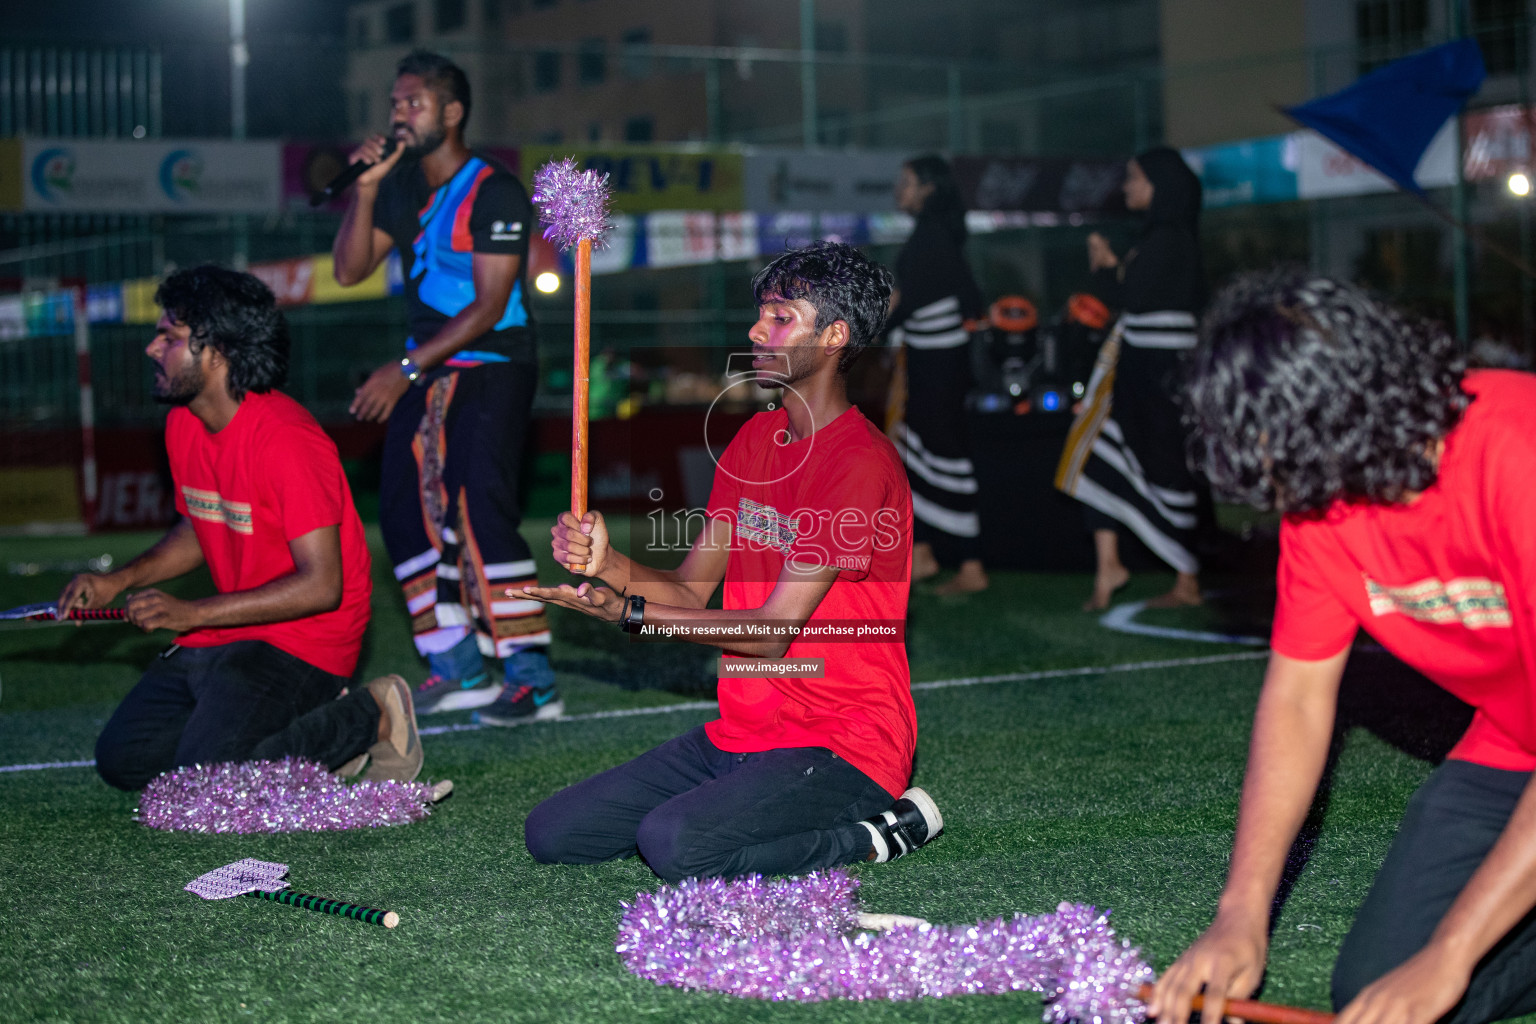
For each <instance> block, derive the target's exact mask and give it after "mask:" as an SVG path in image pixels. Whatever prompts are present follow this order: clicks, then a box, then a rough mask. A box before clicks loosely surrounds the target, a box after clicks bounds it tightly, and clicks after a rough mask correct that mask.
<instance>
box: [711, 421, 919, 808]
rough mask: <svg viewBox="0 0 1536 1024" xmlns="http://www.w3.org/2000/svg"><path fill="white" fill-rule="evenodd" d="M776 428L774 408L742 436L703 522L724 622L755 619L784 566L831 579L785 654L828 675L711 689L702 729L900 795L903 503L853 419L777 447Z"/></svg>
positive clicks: (905, 761) (906, 759)
mask: <svg viewBox="0 0 1536 1024" xmlns="http://www.w3.org/2000/svg"><path fill="white" fill-rule="evenodd" d="M788 426H789V418H788V416H787V414H786V413H785V411H784V410H783V409H782V408H780V409H776V410H774V411H773V412H765V413H759V414H758V415H756V416H754V417H752V419H751V420H749V421H748V422H747V424H746V425H745V426H744V427H742V428H741V431H740V432H739V433H737V435H736V437H735V438H734V439H733V440H732V441H731V443H730V445H729V446H728V447H727V448H726V450H725V453H724V454H723V455H722V456H721V457H720V461H719V466H718V468H717V470H716V472H715V484H714V490H713V492H712V493H711V494H710V497H709V514H710V516H711V517H720V518H724V519H725V520H726V521H728V522H730V523H731V525H732V530H731V554H730V561H729V562H728V563H727V566H726V570H725V597H724V606H725V607H726V608H727V609H736V608H761V607H762V606H763V605H764V604H765V603H766V602H767V600H768V595H769V594H770V593H771V592H772V591H773V588H774V586H775V584H777V583H778V580H779V574H780V572H781V571H782V570H783V568H784V565H785V562H786V561H794V562H797V563H807V564H810V565H819V566H834V567H837V568H839V569H841V570H842V571H840V572H839V573H838V574H837V579H836V580H835V581H834V582H833V584H832V587H831V589H830V590H828V591H827V594H826V596H825V597H823V598H822V599H821V603H820V604H819V605H817V606H816V610H815V611H814V612H813V613H812V614H811V617H810V619H809V620H808V621H807V622H806V623H805V626H804V630H803V632H802V633H801V634H800V636H799V637H798V638H796V639H795V640H793V641H792V642H791V643H790V645H789V650H788V651H787V652H786V653H785V655H784V656H785V657H786V658H822V659H824V661H825V672H826V675H825V678H819V679H816V678H780V677H774V678H761V677H745V678H744V677H740V676H730V677H722V678H721V679H720V684H719V698H720V718H719V719H718V720H716V721H713V722H710V723H709V724H708V725H707V726H706V728H707V729H708V731H709V738H710V740H711V741H712V742H713V743H714V744H715V746H717V747H719V748H720V749H722V750H729V751H732V752H735V753H747V752H751V751H759V750H771V749H774V748H780V747H827V748H829V749H831V750H832V752H833V753H835V754H837V755H838V756H839V757H841V758H843V759H844V760H845V761H847V762H848V763H849V764H851V765H853V766H854V767H855V768H857V769H859V770H860V771H862V772H863V773H864V774H865V775H868V776H869V777H870V778H871V779H873V780H874V781H875V782H877V783H878V784H880V785H881V786H883V787H884V788H885V789H886V790H887V791H888V792H890V793H891V794H892V795H893V796H899V795H900V794H901V792H902V791H903V790H905V789H906V788H907V780H908V779H909V778H910V777H911V775H912V753H913V749H914V747H915V746H916V743H917V714H916V712H915V710H914V709H913V707H912V676H911V672H910V671H909V669H908V667H907V651H906V645H905V636H904V632H905V623H906V617H907V593H908V590H909V589H910V586H911V582H910V581H911V569H912V491H911V489H910V487H909V486H908V484H907V476H906V472H905V471H904V470H903V469H902V466H901V460H900V459H899V458H898V456H897V454H896V449H895V447H894V446H893V445H892V444H891V442H890V441H888V440H887V439H886V438H885V436H884V435H883V434H881V433H880V432H879V431H878V430H876V429H875V428H874V427H873V426H872V425H871V424H870V422H869V421H868V420H866V419H865V418H864V416H863V414H861V413H860V412H859V411H858V410H857V409H849V410H848V411H847V412H845V413H843V414H842V415H841V416H839V417H837V419H835V420H833V421H832V422H831V423H829V424H827V425H826V426H824V427H822V428H821V429H820V430H817V431H816V432H815V433H814V434H812V435H811V436H810V437H808V438H805V439H804V440H802V441H797V442H794V443H788V444H786V443H780V442H783V441H787V440H788V436H789V435H788V433H787V428H788ZM860 626H863V627H864V630H865V632H864V634H863V635H862V636H861V635H860V634H859V627H860ZM728 657H729V656H728Z"/></svg>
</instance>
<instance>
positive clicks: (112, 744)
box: [96, 640, 379, 790]
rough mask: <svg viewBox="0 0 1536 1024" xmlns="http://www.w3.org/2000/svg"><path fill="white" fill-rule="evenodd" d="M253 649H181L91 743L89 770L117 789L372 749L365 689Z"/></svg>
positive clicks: (339, 760)
mask: <svg viewBox="0 0 1536 1024" xmlns="http://www.w3.org/2000/svg"><path fill="white" fill-rule="evenodd" d="M346 682H347V681H346V680H345V679H343V678H342V677H341V676H333V675H331V674H330V673H329V672H324V671H321V670H320V669H318V668H316V667H315V666H313V665H311V664H309V663H308V662H306V661H304V660H302V659H300V658H296V657H294V656H293V655H291V654H289V653H287V652H286V651H281V650H278V649H277V648H276V647H273V646H272V645H271V644H268V643H264V642H262V641H260V640H240V641H237V642H235V643H232V644H223V645H221V646H218V647H182V648H179V649H175V650H174V652H173V653H172V654H171V655H170V656H169V657H165V656H162V657H159V658H156V659H155V660H154V662H153V663H152V664H151V665H150V666H149V669H148V671H146V672H145V673H144V675H143V677H142V678H140V679H139V681H138V683H137V684H136V685H135V686H134V688H133V689H132V690H130V691H128V696H126V697H124V698H123V702H122V703H121V704H119V705H118V706H117V710H116V711H114V712H113V713H112V718H111V719H110V720H109V721H108V722H107V727H106V728H105V729H103V730H102V732H101V736H100V737H99V738H98V739H97V740H96V770H97V771H98V772H100V773H101V777H102V778H103V779H105V780H106V781H107V783H108V784H109V785H112V786H116V787H117V788H118V789H130V790H132V789H143V788H144V785H145V783H147V782H149V780H150V779H153V778H154V777H155V776H156V775H159V774H160V773H161V772H166V771H169V770H171V769H172V768H179V767H181V766H183V765H189V764H212V763H216V762H219V761H263V760H265V761H275V760H278V759H280V758H284V757H290V756H293V757H306V758H309V759H310V760H312V761H319V762H320V763H321V764H323V765H325V766H326V767H327V768H336V767H339V766H341V765H343V764H345V763H346V762H347V761H348V760H350V759H351V758H353V757H356V756H357V755H358V754H361V753H362V752H363V751H365V750H367V749H368V748H369V747H371V746H372V745H373V744H374V742H375V741H376V740H377V739H378V732H379V705H378V703H377V702H376V701H375V700H374V699H373V697H372V696H371V695H370V694H369V693H368V691H367V690H366V689H361V688H360V689H358V690H356V691H354V692H352V693H350V694H348V695H347V696H346V697H343V698H342V699H340V700H337V699H336V695H337V694H338V693H340V692H341V689H342V687H343V686H345V685H346Z"/></svg>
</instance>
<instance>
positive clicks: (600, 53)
mask: <svg viewBox="0 0 1536 1024" xmlns="http://www.w3.org/2000/svg"><path fill="white" fill-rule="evenodd" d="M607 77H608V48H607V46H606V45H605V44H604V43H603V41H602V40H601V39H583V40H582V41H581V46H580V47H579V48H578V50H577V54H576V78H577V80H579V81H580V82H581V84H582V85H598V84H600V83H601V82H603V80H604V79H606V78H607Z"/></svg>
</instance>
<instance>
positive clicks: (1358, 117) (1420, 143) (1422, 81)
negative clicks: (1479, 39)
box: [1285, 39, 1487, 195]
mask: <svg viewBox="0 0 1536 1024" xmlns="http://www.w3.org/2000/svg"><path fill="white" fill-rule="evenodd" d="M1486 74H1487V72H1486V71H1485V70H1484V68H1483V54H1482V51H1481V50H1479V49H1478V47H1477V43H1476V42H1475V41H1473V40H1471V39H1458V40H1456V41H1455V42H1451V43H1445V44H1443V45H1440V46H1432V47H1430V48H1429V49H1427V50H1420V51H1419V52H1418V53H1414V54H1410V55H1408V56H1407V57H1403V58H1402V59H1400V60H1395V61H1393V62H1392V63H1390V64H1388V65H1386V66H1385V67H1380V68H1377V69H1376V70H1375V71H1372V72H1371V73H1370V74H1368V75H1364V76H1362V77H1361V78H1360V79H1359V80H1358V81H1356V82H1355V84H1354V85H1351V86H1347V87H1346V88H1343V89H1340V90H1339V91H1338V92H1336V93H1333V94H1332V95H1329V96H1321V97H1319V98H1317V99H1315V100H1312V101H1311V102H1310V103H1303V104H1301V105H1299V106H1295V107H1286V108H1285V113H1287V114H1289V115H1290V116H1291V117H1292V118H1294V119H1295V120H1296V121H1299V122H1300V123H1301V124H1303V125H1305V126H1306V127H1308V128H1311V129H1312V130H1313V131H1315V132H1317V133H1318V134H1319V135H1322V136H1325V137H1326V138H1328V139H1330V140H1332V141H1333V143H1334V144H1335V145H1337V146H1338V147H1339V148H1340V149H1342V150H1344V151H1345V152H1346V153H1349V154H1350V155H1351V156H1354V157H1358V158H1359V159H1360V160H1363V161H1364V162H1365V163H1367V164H1369V165H1371V166H1372V167H1374V168H1375V169H1376V170H1378V171H1380V172H1381V173H1382V174H1384V175H1386V176H1387V177H1388V178H1391V179H1392V180H1393V181H1395V182H1397V183H1398V185H1400V186H1402V187H1403V188H1404V189H1406V190H1407V191H1409V192H1413V193H1416V194H1418V195H1423V194H1424V190H1423V189H1421V188H1419V185H1418V182H1416V181H1414V180H1413V172H1414V169H1415V168H1416V167H1418V166H1419V160H1420V159H1421V158H1422V157H1423V156H1424V150H1426V149H1428V148H1429V143H1430V140H1432V139H1433V138H1434V137H1435V134H1436V133H1437V132H1439V131H1440V126H1441V125H1443V124H1445V119H1446V118H1448V117H1451V116H1453V115H1455V114H1456V113H1458V112H1460V110H1461V108H1462V107H1463V106H1464V105H1465V104H1466V102H1467V100H1468V99H1470V98H1471V97H1472V95H1473V94H1474V93H1476V92H1477V90H1478V88H1479V87H1481V86H1482V84H1483V78H1484V77H1485V76H1486Z"/></svg>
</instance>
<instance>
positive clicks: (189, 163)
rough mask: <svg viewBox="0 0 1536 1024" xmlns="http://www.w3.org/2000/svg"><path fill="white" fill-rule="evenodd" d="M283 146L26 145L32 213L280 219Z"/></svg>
mask: <svg viewBox="0 0 1536 1024" xmlns="http://www.w3.org/2000/svg"><path fill="white" fill-rule="evenodd" d="M281 150H282V147H281V145H280V144H279V143H277V142H219V141H209V140H205V139H143V140H116V139H33V138H29V139H26V140H24V145H23V159H22V164H23V182H22V189H23V197H22V205H23V208H24V209H26V210H27V211H29V212H38V213H43V212H48V213H61V212H66V211H68V212H80V213H275V212H277V210H278V208H279V196H280V194H281V187H282V166H281V156H282V151H281Z"/></svg>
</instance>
